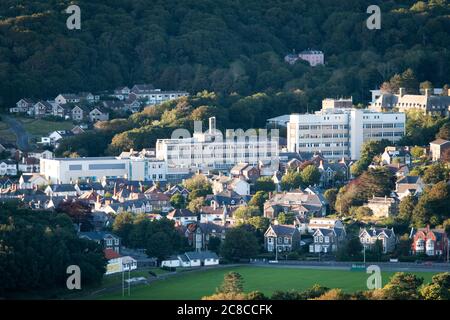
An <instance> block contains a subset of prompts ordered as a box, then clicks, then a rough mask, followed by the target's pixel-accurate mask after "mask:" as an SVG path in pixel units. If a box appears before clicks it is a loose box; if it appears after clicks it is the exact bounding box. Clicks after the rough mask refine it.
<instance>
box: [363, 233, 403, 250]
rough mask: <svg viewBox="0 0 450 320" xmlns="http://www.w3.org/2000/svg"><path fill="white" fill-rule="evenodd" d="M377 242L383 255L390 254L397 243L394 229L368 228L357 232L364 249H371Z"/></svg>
mask: <svg viewBox="0 0 450 320" xmlns="http://www.w3.org/2000/svg"><path fill="white" fill-rule="evenodd" d="M377 240H379V241H381V243H382V244H383V253H388V252H392V251H394V249H395V244H396V243H397V237H396V236H395V233H394V229H393V228H392V229H388V228H374V227H372V228H370V229H368V230H367V229H361V230H360V231H359V241H360V242H361V244H362V245H363V246H364V247H365V248H366V249H371V248H372V247H373V245H374V244H375V242H376V241H377Z"/></svg>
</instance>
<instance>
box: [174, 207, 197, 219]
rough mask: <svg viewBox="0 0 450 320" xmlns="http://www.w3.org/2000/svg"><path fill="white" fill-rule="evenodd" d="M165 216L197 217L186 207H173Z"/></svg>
mask: <svg viewBox="0 0 450 320" xmlns="http://www.w3.org/2000/svg"><path fill="white" fill-rule="evenodd" d="M167 217H170V218H181V217H184V218H189V217H197V215H196V214H195V213H193V212H192V211H191V210H188V209H174V210H172V211H170V212H169V214H168V215H167Z"/></svg>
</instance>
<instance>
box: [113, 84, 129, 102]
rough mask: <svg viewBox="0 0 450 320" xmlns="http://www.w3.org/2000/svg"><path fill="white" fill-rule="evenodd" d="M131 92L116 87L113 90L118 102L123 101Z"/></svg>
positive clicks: (124, 88)
mask: <svg viewBox="0 0 450 320" xmlns="http://www.w3.org/2000/svg"><path fill="white" fill-rule="evenodd" d="M130 92H131V90H130V88H128V87H126V86H125V87H118V88H116V89H115V90H114V97H116V98H117V99H119V100H125V99H126V98H127V97H128V95H129V94H130Z"/></svg>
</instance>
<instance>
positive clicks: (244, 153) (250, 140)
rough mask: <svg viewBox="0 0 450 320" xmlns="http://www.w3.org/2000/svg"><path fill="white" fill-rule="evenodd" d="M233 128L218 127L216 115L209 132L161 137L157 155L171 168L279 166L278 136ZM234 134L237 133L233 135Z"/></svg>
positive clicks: (157, 145) (211, 119) (212, 119)
mask: <svg viewBox="0 0 450 320" xmlns="http://www.w3.org/2000/svg"><path fill="white" fill-rule="evenodd" d="M235 133H236V132H234V131H233V130H231V131H227V133H226V134H225V135H224V136H222V133H221V132H220V131H218V130H216V118H215V117H211V118H209V129H208V130H207V131H206V132H194V135H193V137H187V138H180V139H158V141H157V142H156V157H157V158H159V159H164V160H166V163H167V167H168V168H169V170H170V169H171V168H190V169H202V170H212V169H217V170H227V169H231V168H232V167H233V166H235V165H236V164H238V163H249V164H251V165H258V164H261V163H263V164H269V165H270V166H273V168H274V170H277V168H278V160H279V159H278V136H277V137H272V138H271V137H267V138H266V137H264V136H261V134H259V135H257V134H256V131H255V132H254V133H253V134H250V135H242V136H235V135H234V134H235ZM232 136H234V137H233V138H232Z"/></svg>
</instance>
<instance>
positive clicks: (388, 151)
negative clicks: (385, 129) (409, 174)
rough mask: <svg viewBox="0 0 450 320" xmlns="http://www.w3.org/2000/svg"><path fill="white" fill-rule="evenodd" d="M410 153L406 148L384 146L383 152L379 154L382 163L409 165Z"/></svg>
mask: <svg viewBox="0 0 450 320" xmlns="http://www.w3.org/2000/svg"><path fill="white" fill-rule="evenodd" d="M411 159H412V156H411V153H410V152H409V150H408V149H407V148H398V147H392V146H390V147H386V148H385V149H384V152H383V154H382V155H381V160H382V161H383V163H384V164H392V163H394V162H397V163H401V164H406V165H411Z"/></svg>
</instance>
